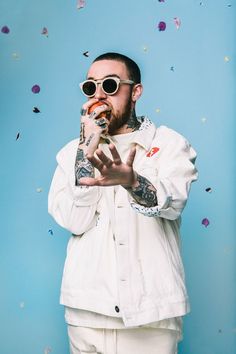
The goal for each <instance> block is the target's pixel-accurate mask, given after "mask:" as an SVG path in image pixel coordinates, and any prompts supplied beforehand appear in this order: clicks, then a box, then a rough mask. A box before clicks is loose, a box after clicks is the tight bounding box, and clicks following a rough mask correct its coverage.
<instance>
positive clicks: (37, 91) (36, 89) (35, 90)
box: [31, 85, 40, 93]
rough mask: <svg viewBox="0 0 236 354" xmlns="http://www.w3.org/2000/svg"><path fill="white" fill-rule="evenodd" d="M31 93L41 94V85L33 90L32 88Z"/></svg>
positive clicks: (35, 86)
mask: <svg viewBox="0 0 236 354" xmlns="http://www.w3.org/2000/svg"><path fill="white" fill-rule="evenodd" d="M31 91H32V92H33V93H39V92H40V86H39V85H34V86H33V87H32V88H31Z"/></svg>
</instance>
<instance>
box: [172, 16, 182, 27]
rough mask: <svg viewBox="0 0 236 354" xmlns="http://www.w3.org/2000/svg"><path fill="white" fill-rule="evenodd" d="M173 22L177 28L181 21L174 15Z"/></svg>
mask: <svg viewBox="0 0 236 354" xmlns="http://www.w3.org/2000/svg"><path fill="white" fill-rule="evenodd" d="M174 23H175V26H176V28H177V29H179V28H180V25H181V21H180V19H179V18H178V17H174Z"/></svg>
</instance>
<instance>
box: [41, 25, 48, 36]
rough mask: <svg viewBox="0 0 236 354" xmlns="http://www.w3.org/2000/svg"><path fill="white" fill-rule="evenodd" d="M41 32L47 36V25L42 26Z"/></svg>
mask: <svg viewBox="0 0 236 354" xmlns="http://www.w3.org/2000/svg"><path fill="white" fill-rule="evenodd" d="M41 34H43V35H44V36H46V37H48V29H47V27H43V29H42V32H41Z"/></svg>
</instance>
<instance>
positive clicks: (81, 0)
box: [77, 0, 85, 10]
mask: <svg viewBox="0 0 236 354" xmlns="http://www.w3.org/2000/svg"><path fill="white" fill-rule="evenodd" d="M83 7H85V0H78V1H77V9H78V10H80V9H82V8H83Z"/></svg>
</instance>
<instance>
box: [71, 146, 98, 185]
mask: <svg viewBox="0 0 236 354" xmlns="http://www.w3.org/2000/svg"><path fill="white" fill-rule="evenodd" d="M81 177H94V167H93V165H92V164H91V162H89V160H88V159H86V157H85V156H84V151H83V150H82V149H80V148H78V150H77V155H76V160H75V185H76V186H79V184H80V183H79V180H80V178H81Z"/></svg>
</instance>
